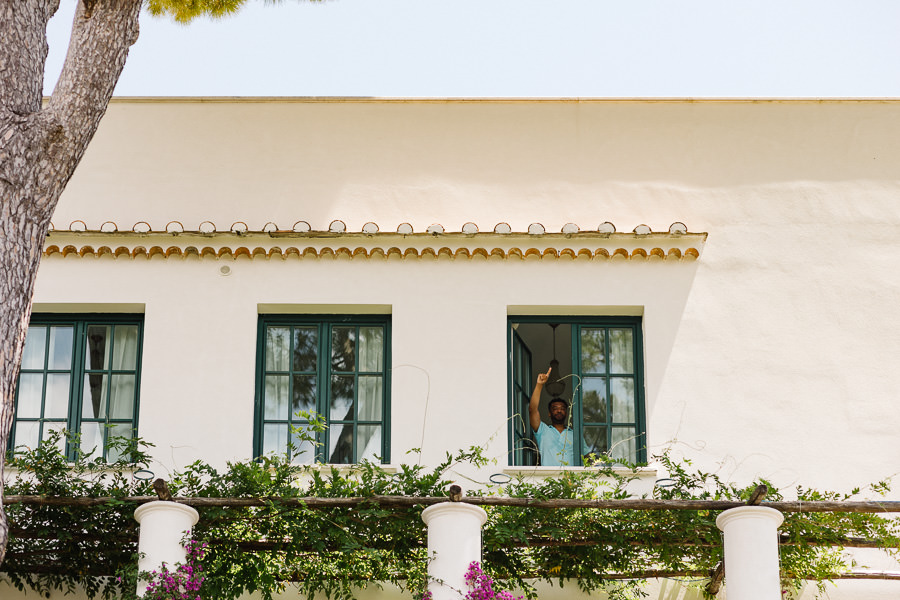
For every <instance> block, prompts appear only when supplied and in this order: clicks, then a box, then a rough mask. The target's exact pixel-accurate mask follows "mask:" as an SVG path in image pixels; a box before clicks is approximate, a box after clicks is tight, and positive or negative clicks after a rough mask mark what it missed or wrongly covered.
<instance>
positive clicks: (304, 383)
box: [291, 375, 316, 416]
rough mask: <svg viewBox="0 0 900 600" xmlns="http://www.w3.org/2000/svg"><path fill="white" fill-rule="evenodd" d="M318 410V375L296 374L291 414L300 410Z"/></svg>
mask: <svg viewBox="0 0 900 600" xmlns="http://www.w3.org/2000/svg"><path fill="white" fill-rule="evenodd" d="M301 410H304V411H307V412H315V411H316V377H315V375H295V376H294V397H293V402H292V404H291V415H292V416H293V415H296V414H297V413H298V412H299V411H301Z"/></svg>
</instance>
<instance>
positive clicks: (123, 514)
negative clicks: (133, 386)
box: [0, 441, 900, 600]
mask: <svg viewBox="0 0 900 600" xmlns="http://www.w3.org/2000/svg"><path fill="white" fill-rule="evenodd" d="M118 443H125V444H130V445H128V447H127V448H126V450H127V451H126V452H125V453H124V455H125V456H128V458H129V460H128V461H125V460H120V461H118V462H116V463H113V464H106V463H104V462H103V460H102V459H100V458H92V457H91V456H83V455H81V456H78V458H77V460H76V461H74V462H67V461H66V459H65V457H64V456H63V454H62V453H60V452H59V451H58V450H56V447H57V446H54V445H52V444H44V445H42V446H40V447H39V448H37V449H36V450H32V451H28V452H22V453H17V454H16V455H15V456H14V457H13V459H12V464H11V467H12V469H14V470H15V471H16V473H17V474H16V475H15V477H14V478H13V479H12V481H9V482H8V483H7V489H6V493H7V494H9V495H13V494H43V495H46V496H57V497H77V496H93V497H112V498H113V500H111V501H110V502H108V503H106V504H103V505H100V506H92V507H78V506H65V507H61V506H47V505H33V504H30V505H25V504H13V505H10V506H9V511H10V517H11V520H12V522H13V531H12V536H11V542H10V550H9V555H8V558H7V561H6V562H5V563H4V564H3V565H2V567H0V570H2V571H3V572H4V576H5V577H6V578H7V579H8V580H9V581H10V582H11V583H12V584H13V585H15V586H16V587H18V588H20V589H25V588H31V589H35V590H37V591H38V592H41V593H43V594H46V593H47V592H49V591H50V590H53V589H74V588H75V587H76V586H80V587H83V588H84V589H85V590H86V591H87V594H88V595H89V596H90V597H100V598H113V597H119V596H120V595H122V596H125V597H127V596H129V594H133V588H132V589H123V588H128V587H129V586H127V585H125V586H123V585H122V584H121V582H120V581H118V580H117V579H116V576H117V575H122V574H126V575H127V574H133V573H134V571H135V569H136V559H135V552H136V540H137V528H136V523H135V522H134V520H133V517H132V514H133V511H134V508H135V504H134V502H126V501H124V500H119V498H125V497H127V496H139V495H148V494H150V493H151V492H150V488H149V485H148V482H146V481H142V480H140V479H137V478H135V477H133V473H134V470H135V469H137V468H140V467H142V466H145V465H146V463H147V460H148V458H147V455H146V453H145V450H146V446H145V445H144V444H143V443H142V442H127V441H120V442H118ZM114 455H115V454H114ZM657 460H658V461H659V462H660V463H661V465H662V467H663V468H665V469H666V470H667V471H668V473H669V474H670V478H671V481H670V485H668V486H667V487H664V488H656V490H655V492H654V496H655V497H657V498H661V499H686V500H687V499H708V500H734V501H746V500H747V499H748V498H749V497H750V494H751V493H752V491H753V490H754V489H755V487H756V485H757V484H758V483H760V482H753V484H752V485H748V486H739V485H734V484H731V483H729V482H725V481H722V480H721V479H720V478H719V477H718V476H717V475H716V474H713V473H705V472H702V471H700V470H697V469H694V468H692V466H691V465H690V463H689V462H687V461H683V460H678V461H676V460H674V459H673V458H671V457H669V456H662V457H657ZM462 463H467V464H469V465H473V466H474V467H478V468H483V467H485V465H486V464H487V461H486V459H485V457H484V454H483V450H482V449H480V448H470V449H469V450H466V451H461V452H457V453H456V454H453V455H450V454H448V455H447V456H446V457H445V459H444V460H443V461H442V462H441V463H440V464H439V465H437V466H435V467H434V468H425V467H422V466H419V465H403V466H401V467H399V468H398V470H397V472H395V473H388V472H386V471H385V470H383V469H382V468H381V467H380V466H379V465H377V464H373V463H369V462H363V463H361V464H359V465H357V466H354V467H353V468H351V469H337V468H331V467H326V466H324V465H317V466H301V465H295V464H291V463H290V462H289V460H287V459H286V458H285V457H283V456H277V455H271V456H265V457H262V458H260V459H258V460H255V461H247V462H238V463H231V464H229V465H227V467H226V468H224V469H221V470H220V469H216V468H214V467H213V466H211V465H209V464H206V463H204V462H195V463H193V464H192V465H190V466H188V467H187V468H185V469H183V470H181V471H179V472H178V473H175V474H174V475H172V476H171V477H170V479H169V486H170V489H171V491H172V493H173V494H174V495H176V496H181V497H214V498H262V499H265V502H264V503H263V505H262V506H254V507H227V508H222V507H219V508H210V507H202V508H199V509H198V510H199V511H200V521H199V523H198V524H197V526H196V527H195V529H194V531H193V532H191V535H192V537H193V538H194V539H196V540H198V541H200V542H203V543H205V544H207V547H206V553H205V555H204V556H203V559H202V567H203V572H204V575H205V576H206V580H205V582H204V585H203V590H202V596H203V598H216V599H223V600H228V599H234V598H237V597H239V596H240V595H241V594H242V593H244V592H247V591H256V592H259V593H260V595H261V596H262V598H264V599H266V600H268V599H270V598H272V597H273V596H274V595H275V594H279V593H282V592H285V591H290V590H291V589H293V590H295V592H296V593H297V595H298V597H299V596H306V597H312V596H313V595H314V594H321V595H323V596H324V597H326V598H329V599H332V598H334V599H335V600H349V599H350V598H352V597H353V596H354V595H355V591H356V590H358V589H360V588H365V587H367V586H370V585H374V586H378V587H381V586H383V585H386V584H391V585H394V586H398V587H399V588H401V589H403V590H406V591H407V592H408V593H409V594H411V595H412V596H413V597H422V595H423V594H424V592H425V588H426V584H427V579H426V572H427V565H428V560H429V556H428V554H427V530H426V526H425V524H424V523H423V522H422V519H421V514H422V510H423V507H422V506H421V505H414V506H405V505H404V506H400V507H397V506H393V505H388V506H385V505H381V504H376V503H375V502H372V503H368V502H364V503H363V504H361V505H358V506H356V507H353V508H346V507H340V508H321V507H311V506H307V505H304V504H303V503H302V502H300V503H299V504H298V503H297V502H296V500H297V499H300V500H302V499H303V498H347V497H352V498H359V497H362V498H369V497H374V496H405V497H430V496H446V495H447V489H448V486H449V485H450V484H451V477H452V471H454V470H456V469H457V468H458V467H459V466H460V465H461V464H462ZM637 476H638V471H637V467H631V468H629V469H623V468H622V466H621V465H617V466H616V467H615V468H614V467H612V466H610V465H605V466H599V467H594V468H590V469H584V470H573V471H566V472H564V473H563V474H562V475H560V476H559V477H552V478H546V479H526V478H519V479H515V480H513V481H510V482H509V483H506V484H503V485H498V484H488V485H485V486H482V487H481V488H480V489H478V490H476V491H470V492H469V494H470V495H473V494H474V495H483V496H503V497H514V498H532V499H542V500H550V499H563V498H571V499H625V498H629V497H632V494H631V492H630V491H629V489H630V488H631V487H633V486H631V485H630V484H631V483H632V482H633V480H634V479H635V478H636V477H637ZM762 483H765V482H762ZM770 489H771V486H770ZM888 489H889V488H888V486H887V484H885V483H883V482H882V483H881V484H878V485H876V486H874V487H873V488H872V490H871V491H872V493H885V492H886V491H887V490H888ZM791 493H792V495H796V496H797V497H799V498H800V499H801V500H804V501H811V500H818V499H829V500H847V499H851V498H853V497H855V496H856V495H857V494H859V490H853V492H852V493H849V494H840V493H835V492H821V491H815V490H809V489H805V488H800V489H797V490H792V492H791ZM284 499H292V500H293V505H289V503H287V502H284ZM780 499H782V496H781V493H779V492H777V491H775V492H772V493H770V495H769V497H768V498H767V500H780ZM485 509H486V511H487V513H488V521H487V523H486V525H485V527H484V532H483V544H484V552H483V562H482V565H483V569H484V573H485V574H486V576H488V577H490V578H491V579H493V580H495V581H498V582H500V583H502V585H504V586H505V587H511V588H512V589H514V590H517V591H519V592H520V593H523V594H525V595H526V596H528V597H529V598H533V597H534V596H535V593H536V592H535V588H534V583H535V581H536V580H545V581H548V582H552V583H553V584H554V585H560V586H563V585H570V584H571V585H577V586H578V587H580V588H581V589H583V590H586V591H594V590H604V591H605V592H606V593H607V594H608V595H609V597H610V598H613V599H624V598H633V597H637V596H639V595H641V593H642V589H641V586H642V581H643V579H645V578H646V577H647V575H646V573H647V572H649V571H653V570H663V571H670V572H683V573H696V574H700V575H693V581H694V585H697V586H698V587H703V586H704V585H705V584H706V582H707V579H705V576H704V575H703V574H706V573H709V572H710V571H711V570H712V569H713V568H714V567H715V566H716V565H717V564H718V563H719V561H720V560H721V559H722V542H721V535H720V532H719V530H718V529H717V528H716V526H715V518H716V516H718V511H706V510H654V511H643V510H606V509H596V508H566V509H547V508H535V507H521V506H520V507H512V506H488V507H486V508H485ZM780 531H781V534H782V538H783V540H786V541H787V543H786V544H783V545H782V546H781V569H782V575H783V577H784V580H785V585H786V586H791V585H799V583H800V582H802V581H804V580H807V579H811V580H816V581H827V580H829V579H830V578H833V577H835V576H836V575H837V574H839V573H841V572H844V571H846V570H848V569H849V567H850V564H849V561H850V559H849V558H848V557H847V556H845V555H844V554H843V553H842V551H841V546H842V544H843V543H845V542H846V541H847V540H848V539H849V538H853V537H864V538H867V539H870V540H876V541H877V542H878V543H879V544H881V545H882V546H884V547H885V548H887V549H889V551H891V552H896V549H897V547H898V544H900V539H898V534H900V532H898V526H897V524H896V522H895V520H893V519H891V518H885V517H882V516H879V515H876V514H871V513H789V514H786V515H785V522H784V524H783V525H782V527H781V528H780ZM88 557H89V559H87V558H88ZM48 567H52V568H48ZM612 575H615V576H616V577H617V578H621V577H626V578H627V577H633V579H625V580H622V579H613V578H611V576H612ZM133 580H134V579H133V577H127V576H126V577H125V578H124V579H123V581H133ZM823 585H824V584H823Z"/></svg>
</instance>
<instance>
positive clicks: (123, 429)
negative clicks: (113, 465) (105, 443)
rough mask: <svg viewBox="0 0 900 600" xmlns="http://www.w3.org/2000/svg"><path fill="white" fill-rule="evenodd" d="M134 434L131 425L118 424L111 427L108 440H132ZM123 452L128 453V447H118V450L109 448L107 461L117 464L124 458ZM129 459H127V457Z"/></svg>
mask: <svg viewBox="0 0 900 600" xmlns="http://www.w3.org/2000/svg"><path fill="white" fill-rule="evenodd" d="M133 433H134V432H133V431H132V426H131V424H130V423H116V424H115V425H110V426H109V428H108V431H107V434H106V435H107V440H108V439H109V438H112V437H120V438H127V439H129V440H130V439H131V438H132V437H133V435H132V434H133ZM123 451H127V448H126V447H118V448H109V449H108V450H107V452H106V460H107V462H115V461H117V460H119V459H120V458H122V456H123V454H122V452H123ZM126 458H127V457H126Z"/></svg>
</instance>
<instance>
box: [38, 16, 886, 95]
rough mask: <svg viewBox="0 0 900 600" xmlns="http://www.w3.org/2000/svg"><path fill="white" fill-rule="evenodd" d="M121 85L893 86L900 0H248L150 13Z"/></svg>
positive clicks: (57, 45) (746, 90)
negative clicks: (192, 11)
mask: <svg viewBox="0 0 900 600" xmlns="http://www.w3.org/2000/svg"><path fill="white" fill-rule="evenodd" d="M62 4H63V7H62V8H61V9H60V11H59V14H58V15H57V17H55V18H54V20H53V22H51V31H50V52H51V55H50V58H49V60H48V67H47V85H46V91H47V92H48V93H49V92H50V91H51V90H52V86H53V84H54V83H55V79H56V76H57V74H58V72H59V69H60V68H61V65H62V60H63V57H64V53H65V45H66V44H67V42H68V39H67V36H68V30H69V26H70V24H71V19H72V12H73V10H74V9H73V6H74V0H63V2H62ZM116 95H119V96H380V97H396V96H412V97H453V96H456V97H498V96H499V97H554V96H565V97H570V96H578V97H735V96H736V97H747V96H750V97H847V96H857V97H900V2H898V1H897V0H754V1H749V0H731V1H729V0H555V1H554V0H328V1H326V2H321V3H307V2H294V1H292V0H286V1H285V2H284V3H282V4H280V5H276V6H272V5H270V4H266V3H263V2H261V1H260V0H255V1H254V0H250V2H248V5H247V6H246V7H245V8H244V9H243V10H241V12H240V13H239V14H237V15H236V16H233V17H229V18H227V19H223V20H217V21H210V20H206V19H204V20H200V21H197V22H195V23H192V24H190V25H187V26H184V25H178V24H175V23H173V22H171V21H169V20H167V19H155V18H152V17H150V16H149V15H147V14H144V15H142V18H141V36H140V39H139V40H138V42H137V44H136V45H135V46H134V47H133V48H132V50H131V53H130V55H129V59H128V64H127V66H126V67H125V72H124V74H123V75H122V78H121V80H120V82H119V86H118V88H117V90H116Z"/></svg>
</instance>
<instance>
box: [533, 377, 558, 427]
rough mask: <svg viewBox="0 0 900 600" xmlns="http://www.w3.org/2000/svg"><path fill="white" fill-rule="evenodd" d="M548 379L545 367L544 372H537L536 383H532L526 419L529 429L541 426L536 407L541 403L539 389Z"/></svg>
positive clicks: (539, 413) (540, 389) (539, 414)
mask: <svg viewBox="0 0 900 600" xmlns="http://www.w3.org/2000/svg"><path fill="white" fill-rule="evenodd" d="M551 369H552V367H551ZM548 379H550V369H547V372H546V373H538V376H537V383H535V384H534V391H533V392H531V402H529V403H528V419H529V421H530V422H531V429H533V430H534V431H537V430H538V427H540V426H541V411H540V410H539V408H538V407H539V406H540V404H541V391H542V390H543V389H544V384H545V383H547V380H548Z"/></svg>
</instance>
